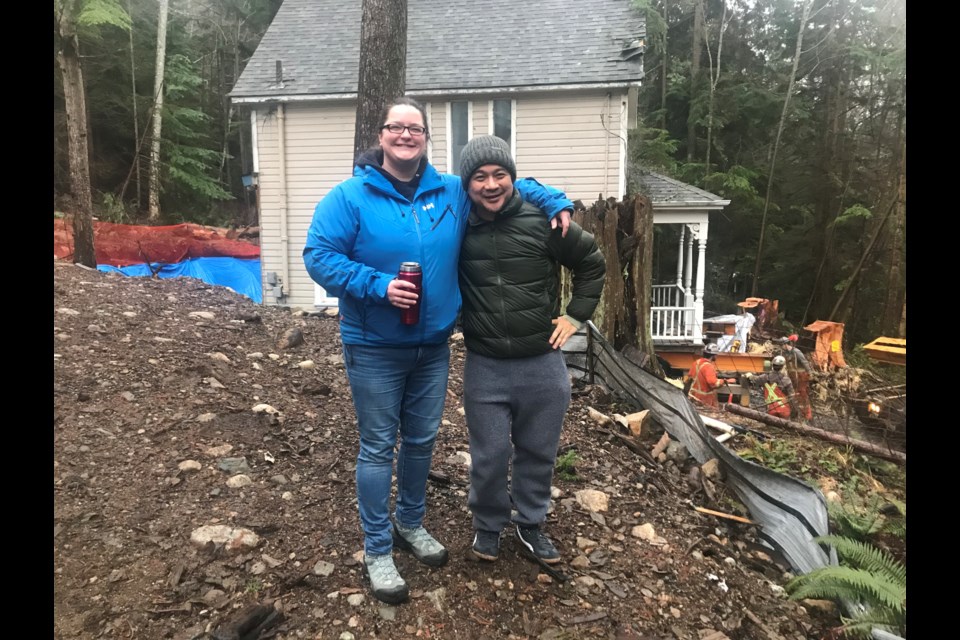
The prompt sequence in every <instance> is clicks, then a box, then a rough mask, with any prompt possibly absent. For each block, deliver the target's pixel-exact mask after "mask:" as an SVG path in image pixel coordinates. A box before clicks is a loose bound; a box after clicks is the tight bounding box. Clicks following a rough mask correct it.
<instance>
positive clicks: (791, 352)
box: [781, 333, 813, 420]
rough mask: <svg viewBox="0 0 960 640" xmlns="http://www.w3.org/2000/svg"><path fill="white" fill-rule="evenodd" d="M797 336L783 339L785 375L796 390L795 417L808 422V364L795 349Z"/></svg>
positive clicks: (810, 411)
mask: <svg viewBox="0 0 960 640" xmlns="http://www.w3.org/2000/svg"><path fill="white" fill-rule="evenodd" d="M797 340H799V337H798V336H797V334H795V333H794V334H791V335H789V336H787V337H786V338H784V339H783V352H782V354H781V355H783V357H784V359H785V360H786V361H787V375H789V376H790V381H791V382H793V388H794V389H796V390H797V395H796V403H797V417H798V419H800V420H810V419H811V418H812V417H813V409H812V408H811V407H810V373H811V371H812V370H811V369H810V363H809V362H808V361H807V357H806V356H805V355H803V352H802V351H800V349H798V348H797Z"/></svg>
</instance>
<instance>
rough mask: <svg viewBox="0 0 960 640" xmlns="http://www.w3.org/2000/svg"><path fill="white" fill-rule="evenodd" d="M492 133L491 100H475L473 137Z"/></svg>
mask: <svg viewBox="0 0 960 640" xmlns="http://www.w3.org/2000/svg"><path fill="white" fill-rule="evenodd" d="M489 134H490V101H488V100H474V101H473V133H472V134H471V135H470V137H471V138H476V137H477V136H485V135H489Z"/></svg>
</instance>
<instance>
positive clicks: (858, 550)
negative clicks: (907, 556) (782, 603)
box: [785, 535, 907, 636]
mask: <svg viewBox="0 0 960 640" xmlns="http://www.w3.org/2000/svg"><path fill="white" fill-rule="evenodd" d="M816 541H817V542H819V543H821V544H828V545H831V546H833V547H834V549H836V551H837V555H838V556H839V558H840V560H841V562H843V563H845V564H841V565H840V566H828V567H821V568H820V569H817V570H815V571H811V572H810V573H808V574H805V575H801V576H797V577H796V578H794V579H792V580H791V581H790V582H788V583H787V584H786V585H785V587H786V590H787V593H789V594H790V598H791V599H793V600H803V599H805V598H825V599H829V600H835V601H842V602H852V603H854V604H855V605H858V606H861V607H862V611H861V612H860V613H858V614H855V615H853V616H851V617H850V618H848V619H844V625H843V630H844V631H845V632H849V633H850V634H851V635H859V636H868V635H869V634H870V629H871V628H872V627H875V626H876V627H881V628H885V629H887V630H890V631H893V632H897V633H902V630H904V629H905V628H906V621H907V570H906V568H905V567H904V566H903V565H902V564H900V563H899V562H897V561H896V560H894V559H893V558H891V557H890V556H889V555H887V554H886V553H884V552H883V551H881V550H879V549H877V548H876V547H873V546H872V545H870V544H867V543H864V542H861V541H860V540H854V539H851V538H845V537H843V536H835V535H834V536H821V537H819V538H816Z"/></svg>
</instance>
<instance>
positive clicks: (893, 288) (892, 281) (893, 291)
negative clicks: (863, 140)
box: [882, 112, 907, 336]
mask: <svg viewBox="0 0 960 640" xmlns="http://www.w3.org/2000/svg"><path fill="white" fill-rule="evenodd" d="M901 118H902V112H901ZM898 128H899V127H898ZM906 165H907V143H906V141H905V140H904V141H903V142H902V144H901V153H900V161H899V162H898V163H897V182H898V189H897V192H898V194H899V197H898V198H897V205H896V214H895V215H894V220H893V224H891V225H890V235H891V238H890V271H889V274H888V277H887V300H886V304H885V305H884V313H883V324H882V326H883V335H885V336H888V335H889V336H892V335H893V334H894V332H896V331H897V330H898V325H899V324H900V318H901V316H902V315H903V311H901V308H902V307H903V306H904V304H905V303H903V302H901V300H902V299H903V298H904V297H905V295H906V294H905V293H904V291H903V284H902V282H901V276H900V266H901V262H902V260H903V251H902V246H903V224H904V211H905V209H906V207H907V172H906V168H907V167H906Z"/></svg>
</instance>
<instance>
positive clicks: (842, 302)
mask: <svg viewBox="0 0 960 640" xmlns="http://www.w3.org/2000/svg"><path fill="white" fill-rule="evenodd" d="M899 199H900V198H899V196H897V197H896V198H894V200H893V202H891V203H890V206H889V207H888V208H887V210H886V212H885V213H884V214H883V217H882V218H881V219H880V222H879V223H878V224H877V228H876V230H875V231H874V232H873V236H872V237H871V238H870V241H869V242H868V243H867V247H866V248H865V249H864V250H863V254H862V255H861V256H860V261H859V262H857V266H856V267H854V269H853V273H852V274H851V275H850V277H849V278H848V279H847V283H846V285H845V286H844V287H843V291H841V292H840V298H839V299H838V300H837V303H836V304H835V305H834V306H833V311H831V312H830V315H829V316H828V317H827V320H830V321H831V322H833V321H834V318H836V317H845V316H846V315H847V313H848V311H849V306H850V305H849V304H848V302H847V301H848V300H849V296H850V293H851V291H855V290H856V287H857V282H859V280H860V274H862V273H863V266H864V265H865V264H866V263H867V259H869V258H870V254H872V253H873V248H874V247H875V246H876V244H877V239H878V238H879V237H880V236H881V235H882V234H883V228H884V226H885V225H886V223H887V221H888V220H889V219H890V215H891V214H892V213H893V211H894V210H895V209H896V208H897V203H898V201H899ZM839 322H843V320H840V321H839Z"/></svg>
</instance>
